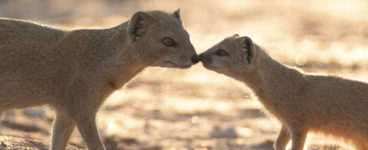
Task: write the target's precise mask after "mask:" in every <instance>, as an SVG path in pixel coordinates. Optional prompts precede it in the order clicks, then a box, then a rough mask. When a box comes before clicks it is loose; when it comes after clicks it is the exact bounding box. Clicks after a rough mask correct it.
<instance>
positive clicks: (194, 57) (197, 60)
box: [192, 54, 200, 64]
mask: <svg viewBox="0 0 368 150" xmlns="http://www.w3.org/2000/svg"><path fill="white" fill-rule="evenodd" d="M199 61H200V60H199V57H198V55H197V54H195V55H194V56H192V63H193V64H196V63H198V62H199Z"/></svg>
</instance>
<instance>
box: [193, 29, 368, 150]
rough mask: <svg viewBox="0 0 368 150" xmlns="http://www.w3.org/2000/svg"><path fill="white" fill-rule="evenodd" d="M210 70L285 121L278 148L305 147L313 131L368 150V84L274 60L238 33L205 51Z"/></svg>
mask: <svg viewBox="0 0 368 150" xmlns="http://www.w3.org/2000/svg"><path fill="white" fill-rule="evenodd" d="M199 57H200V59H201V61H202V63H203V66H204V67H205V68H207V69H209V70H212V71H215V72H217V73H220V74H224V75H226V76H229V77H231V78H234V79H236V80H239V81H241V82H243V83H245V84H246V85H247V86H249V87H250V88H251V89H252V91H253V92H254V93H255V95H256V96H257V98H258V99H259V100H260V101H261V103H262V104H263V105H264V107H265V108H266V109H267V110H268V111H269V112H270V113H272V114H273V115H274V116H275V117H276V118H277V119H278V120H279V121H280V122H281V123H282V128H281V131H280V132H279V134H278V137H277V139H276V141H275V144H274V148H275V149H276V150H285V147H286V145H287V144H288V142H289V141H290V140H291V141H292V144H291V147H292V150H302V149H303V147H304V143H305V140H306V136H307V134H308V133H309V132H315V133H321V134H324V135H329V136H333V137H337V138H339V139H341V138H342V139H343V140H344V141H346V142H349V143H351V144H352V145H353V146H354V147H355V148H356V149H357V150H368V84H367V83H365V82H361V81H355V80H349V79H343V78H339V77H335V76H322V75H314V74H306V73H303V72H301V71H299V70H297V69H295V68H291V67H288V66H285V65H283V64H281V63H279V62H277V61H276V60H274V59H272V58H271V57H270V56H269V55H268V54H267V53H266V52H265V51H264V50H263V49H262V48H261V47H260V46H258V45H257V44H254V43H253V42H252V40H251V39H250V38H249V37H246V36H244V37H239V36H238V35H234V36H231V37H228V38H226V39H224V40H223V41H221V42H220V43H218V44H216V45H215V46H213V47H212V48H210V49H209V50H207V51H205V52H204V53H202V54H200V55H199Z"/></svg>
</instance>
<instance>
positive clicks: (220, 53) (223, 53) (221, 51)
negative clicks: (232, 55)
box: [216, 49, 229, 57]
mask: <svg viewBox="0 0 368 150" xmlns="http://www.w3.org/2000/svg"><path fill="white" fill-rule="evenodd" d="M216 55H217V56H221V57H222V56H228V55H229V53H227V52H226V51H225V50H223V49H218V50H217V51H216Z"/></svg>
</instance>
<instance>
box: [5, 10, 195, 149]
mask: <svg viewBox="0 0 368 150" xmlns="http://www.w3.org/2000/svg"><path fill="white" fill-rule="evenodd" d="M198 61H199V57H198V55H197V54H196V52H195V50H194V48H193V46H192V44H191V42H190V40H189V35H188V33H187V32H186V30H185V29H184V28H183V26H182V23H181V20H180V15H179V10H178V11H176V12H174V13H173V14H168V13H165V12H161V11H149V12H137V13H135V14H134V15H133V16H132V17H131V19H130V20H129V21H127V22H125V23H122V24H120V25H118V26H116V27H112V28H107V29H80V30H71V31H68V30H61V29H56V28H51V27H47V26H43V25H39V24H35V23H32V22H26V21H21V20H14V19H6V18H0V113H1V112H2V111H4V110H7V109H11V108H23V107H30V106H38V105H45V104H47V105H49V106H51V107H53V108H55V110H56V119H55V121H54V126H53V136H52V144H51V149H53V150H64V149H65V147H66V144H67V143H68V139H69V137H70V135H71V133H72V131H73V129H74V126H75V125H76V126H77V128H78V130H79V132H80V134H81V136H82V137H83V139H84V141H85V143H86V145H87V147H88V149H90V150H103V149H105V148H104V146H103V144H102V142H101V139H100V137H99V133H98V130H97V127H96V123H95V116H96V112H97V111H98V109H99V106H100V105H101V104H102V103H103V101H104V100H105V98H106V97H107V96H108V95H110V94H111V93H112V92H113V91H114V90H116V89H118V88H120V87H122V86H123V85H124V84H125V83H126V82H127V81H129V80H130V79H132V78H133V77H134V76H135V75H137V74H138V73H139V72H140V71H142V70H143V69H144V68H146V67H149V66H159V67H173V68H188V67H190V66H191V65H193V64H195V63H197V62H198Z"/></svg>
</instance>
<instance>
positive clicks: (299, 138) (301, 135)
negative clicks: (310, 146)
mask: <svg viewBox="0 0 368 150" xmlns="http://www.w3.org/2000/svg"><path fill="white" fill-rule="evenodd" d="M306 138H307V131H305V130H303V129H297V130H293V129H292V130H291V142H292V143H291V150H303V148H304V143H305V140H306Z"/></svg>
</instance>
